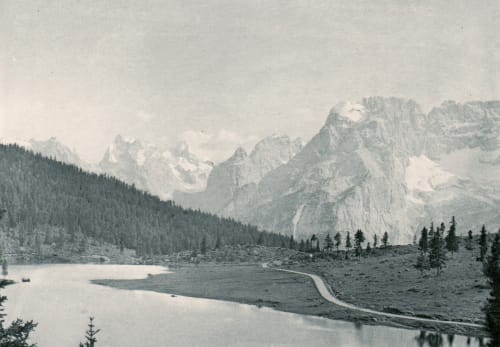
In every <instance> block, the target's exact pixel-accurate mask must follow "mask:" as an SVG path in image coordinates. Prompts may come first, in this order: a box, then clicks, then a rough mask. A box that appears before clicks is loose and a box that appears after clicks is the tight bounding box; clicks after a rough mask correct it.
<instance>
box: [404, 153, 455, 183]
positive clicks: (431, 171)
mask: <svg viewBox="0 0 500 347" xmlns="http://www.w3.org/2000/svg"><path fill="white" fill-rule="evenodd" d="M408 160H409V164H408V167H407V168H406V175H405V182H406V186H407V188H408V189H409V190H410V191H422V192H432V191H434V189H435V188H436V187H438V186H440V185H443V184H445V183H447V182H449V181H450V179H451V178H453V177H454V175H453V174H451V173H449V172H447V171H445V170H443V169H442V168H441V167H440V166H439V164H438V163H436V162H434V161H432V160H430V159H429V158H428V157H427V156H425V155H423V154H422V155H420V156H418V157H417V156H412V157H409V158H408Z"/></svg>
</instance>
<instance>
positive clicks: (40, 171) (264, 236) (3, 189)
mask: <svg viewBox="0 0 500 347" xmlns="http://www.w3.org/2000/svg"><path fill="white" fill-rule="evenodd" d="M0 208H2V209H5V210H6V214H5V218H3V220H2V221H1V222H0V236H1V237H2V238H13V239H16V240H18V241H19V245H20V247H23V248H27V249H31V250H34V251H37V250H39V249H40V248H42V247H40V246H41V244H54V245H56V246H61V245H62V244H64V243H68V242H69V243H80V242H81V243H84V240H85V239H87V238H92V239H95V240H102V241H104V242H108V243H111V244H114V245H118V246H121V247H126V248H131V249H135V250H136V251H137V252H138V254H148V255H152V254H165V253H170V252H175V251H180V250H186V249H196V248H199V246H200V243H201V242H202V240H203V238H205V239H206V242H207V247H214V246H215V243H216V241H217V239H219V241H221V243H223V244H228V245H233V244H255V243H256V242H257V240H259V238H260V241H261V242H262V243H263V244H266V245H280V244H281V243H282V242H284V241H285V239H284V237H281V236H279V235H276V234H269V233H263V232H259V231H258V230H257V228H256V227H254V226H250V225H244V224H241V223H238V222H235V221H232V220H227V219H223V218H220V217H217V216H213V215H210V214H208V213H202V212H199V211H193V210H186V209H183V208H181V207H179V206H176V205H175V204H174V203H173V202H171V201H166V202H165V201H161V200H160V199H159V198H157V197H153V196H151V195H149V194H148V193H145V192H142V191H139V190H137V189H135V188H133V187H132V186H129V185H127V184H125V183H122V182H120V181H118V180H117V179H115V178H111V177H108V176H104V175H96V174H90V173H87V172H84V171H83V170H82V169H79V168H77V167H76V166H71V165H66V164H63V163H61V162H56V161H53V160H50V159H47V158H45V157H43V156H41V155H39V154H33V153H32V152H29V151H26V150H25V149H22V148H20V147H18V146H17V145H8V146H5V145H0Z"/></svg>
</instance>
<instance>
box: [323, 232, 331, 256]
mask: <svg viewBox="0 0 500 347" xmlns="http://www.w3.org/2000/svg"><path fill="white" fill-rule="evenodd" d="M332 248H333V240H332V238H331V237H330V233H328V234H326V237H325V246H324V248H323V249H324V250H326V252H327V253H330V252H331V250H332Z"/></svg>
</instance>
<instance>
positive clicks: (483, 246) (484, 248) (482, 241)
mask: <svg viewBox="0 0 500 347" xmlns="http://www.w3.org/2000/svg"><path fill="white" fill-rule="evenodd" d="M486 252H488V233H487V232H486V227H485V226H484V224H483V226H482V227H481V234H480V236H479V259H478V260H479V261H481V262H484V260H485V257H486Z"/></svg>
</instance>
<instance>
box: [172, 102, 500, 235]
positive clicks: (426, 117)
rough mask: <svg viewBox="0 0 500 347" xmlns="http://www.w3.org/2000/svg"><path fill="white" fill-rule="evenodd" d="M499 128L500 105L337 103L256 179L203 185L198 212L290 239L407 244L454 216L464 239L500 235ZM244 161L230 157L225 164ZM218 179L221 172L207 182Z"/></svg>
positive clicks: (242, 155) (231, 179) (230, 178)
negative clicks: (346, 237)
mask: <svg viewBox="0 0 500 347" xmlns="http://www.w3.org/2000/svg"><path fill="white" fill-rule="evenodd" d="M499 124H500V103H499V102H474V103H467V104H463V105H460V104H456V103H453V102H446V103H444V104H443V105H441V106H440V107H438V108H435V109H433V110H432V111H431V112H430V113H429V114H424V113H423V112H422V111H421V109H420V107H419V106H418V105H417V104H416V103H415V102H413V101H411V100H404V99H398V98H380V97H373V98H366V99H363V100H362V101H361V102H359V103H342V104H339V105H337V106H336V107H335V108H334V109H332V111H331V112H330V114H329V116H328V118H327V120H326V122H325V125H324V126H323V127H322V128H321V130H320V131H319V133H318V134H317V135H316V136H315V137H314V138H312V139H311V141H310V142H309V143H308V144H307V145H306V146H305V147H304V148H303V149H302V150H301V151H300V152H298V153H297V154H296V155H295V156H294V157H293V158H291V159H290V160H289V161H288V162H286V163H285V164H283V165H279V166H277V167H275V168H273V169H271V170H269V171H268V172H267V173H266V174H265V175H263V176H262V175H261V176H260V177H261V179H257V178H258V177H259V175H257V176H255V179H252V180H248V181H245V180H239V178H238V180H236V179H235V178H234V176H231V175H229V176H228V177H226V176H223V175H222V174H221V175H220V176H219V178H218V179H217V180H211V179H210V178H209V181H208V186H207V190H206V191H205V192H204V193H202V194H201V195H200V194H199V195H197V196H203V201H204V202H205V203H206V205H198V207H201V208H204V209H207V210H209V211H212V212H216V213H220V214H222V215H226V216H232V217H235V218H237V219H240V220H242V221H244V222H250V223H254V224H257V225H259V226H260V227H263V228H266V229H269V230H273V231H277V232H281V233H286V234H293V235H294V236H295V237H296V238H298V239H299V238H304V237H309V236H310V235H312V234H319V235H325V234H326V233H327V232H331V233H332V232H336V231H341V232H344V233H345V232H346V231H348V230H350V231H351V232H352V231H353V230H356V229H357V228H361V229H363V230H364V231H365V232H366V233H367V234H368V237H369V238H370V239H371V236H372V235H373V234H374V233H377V234H379V235H380V234H382V233H383V232H384V231H388V232H389V234H390V238H391V242H393V243H405V242H410V241H411V240H412V238H413V235H414V233H415V232H416V231H417V230H419V229H420V228H421V227H422V225H423V224H424V223H428V222H429V221H430V220H434V221H436V222H441V221H442V220H444V221H448V219H449V218H450V217H451V216H452V215H455V216H456V217H457V220H458V222H459V224H460V225H459V226H460V228H459V229H460V230H462V231H466V230H468V228H474V229H478V227H479V226H480V224H481V223H486V224H487V225H490V228H498V226H499V224H500V220H499V216H498V210H499V207H500V181H499V179H498V177H500V165H499V162H500V160H499V155H500V151H499V148H500V147H499V137H498V136H499V133H500V131H499ZM245 158H246V154H245V153H242V152H237V153H236V154H235V156H233V158H231V159H230V161H229V164H230V163H233V164H234V163H236V162H237V163H243V162H245V161H246V159H245ZM233 164H231V165H233ZM225 165H228V163H226V164H225ZM219 171H222V172H224V173H227V172H228V170H227V168H225V167H224V166H220V167H216V168H215V169H214V170H213V173H212V174H216V173H218V172H219ZM211 176H212V175H211ZM237 177H240V176H237ZM241 182H244V183H241ZM214 183H217V184H216V185H215V184H214ZM235 187H237V189H235ZM218 192H222V193H221V194H220V196H216V194H217V193H218ZM214 194H215V195H214ZM184 201H185V200H184ZM180 202H181V204H182V203H183V200H180ZM214 202H216V203H214ZM219 202H220V203H219Z"/></svg>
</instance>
